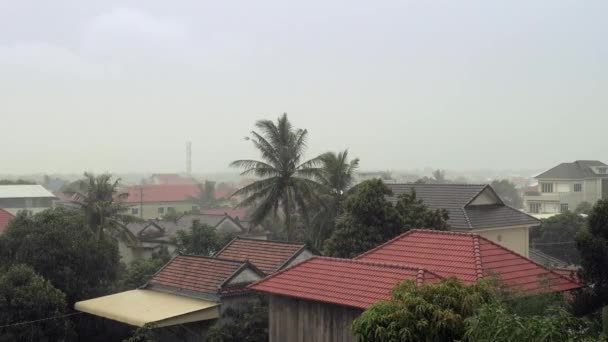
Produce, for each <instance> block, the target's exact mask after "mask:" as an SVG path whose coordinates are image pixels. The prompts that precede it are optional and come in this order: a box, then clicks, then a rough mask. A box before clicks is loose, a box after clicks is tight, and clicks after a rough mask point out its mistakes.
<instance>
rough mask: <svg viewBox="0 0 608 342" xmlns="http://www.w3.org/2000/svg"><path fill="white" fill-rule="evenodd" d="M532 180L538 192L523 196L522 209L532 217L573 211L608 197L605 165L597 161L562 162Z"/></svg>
mask: <svg viewBox="0 0 608 342" xmlns="http://www.w3.org/2000/svg"><path fill="white" fill-rule="evenodd" d="M535 178H536V179H537V180H538V191H537V192H527V193H526V195H525V196H524V204H525V208H526V210H527V212H529V213H532V214H559V213H562V212H564V211H568V210H570V211H574V210H575V209H576V207H577V206H578V205H579V204H580V203H582V202H588V203H590V204H594V203H595V202H597V201H598V200H600V199H603V198H608V165H606V164H604V163H603V162H600V161H597V160H577V161H575V162H572V163H562V164H559V165H557V166H556V167H554V168H552V169H550V170H548V171H546V172H543V173H541V174H540V175H538V176H536V177H535Z"/></svg>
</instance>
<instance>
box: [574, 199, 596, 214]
mask: <svg viewBox="0 0 608 342" xmlns="http://www.w3.org/2000/svg"><path fill="white" fill-rule="evenodd" d="M592 209H593V205H592V204H591V203H589V202H586V201H583V202H581V203H579V204H578V205H577V206H576V209H574V213H575V214H579V215H580V214H585V215H589V213H590V212H591V210H592Z"/></svg>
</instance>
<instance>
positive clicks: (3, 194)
mask: <svg viewBox="0 0 608 342" xmlns="http://www.w3.org/2000/svg"><path fill="white" fill-rule="evenodd" d="M54 199H55V195H53V194H52V193H51V192H50V191H48V190H47V189H45V188H44V187H43V186H42V185H0V208H2V209H4V210H6V211H8V212H9V213H11V214H13V215H16V214H17V212H19V211H20V210H28V211H30V212H31V213H34V214H35V213H38V212H41V211H43V210H46V209H49V208H51V207H52V206H53V200H54Z"/></svg>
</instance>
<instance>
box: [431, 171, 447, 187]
mask: <svg viewBox="0 0 608 342" xmlns="http://www.w3.org/2000/svg"><path fill="white" fill-rule="evenodd" d="M433 181H434V183H437V184H445V183H448V180H447V179H446V178H445V170H441V169H437V170H435V171H433Z"/></svg>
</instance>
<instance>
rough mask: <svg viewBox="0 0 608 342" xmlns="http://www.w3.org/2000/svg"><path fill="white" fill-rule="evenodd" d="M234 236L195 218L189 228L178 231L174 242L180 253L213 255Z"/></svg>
mask: <svg viewBox="0 0 608 342" xmlns="http://www.w3.org/2000/svg"><path fill="white" fill-rule="evenodd" d="M233 238H234V235H232V234H229V233H221V232H218V231H217V230H215V228H213V227H211V226H209V225H206V224H202V223H200V222H199V221H198V220H195V221H194V222H193V223H192V227H190V229H189V230H180V231H178V232H177V234H176V235H175V237H174V238H173V243H174V244H175V245H176V246H177V251H178V252H179V253H183V254H194V255H204V256H211V255H213V253H215V252H217V251H218V250H220V249H221V248H222V247H223V246H225V245H226V244H227V243H228V242H230V240H232V239H233Z"/></svg>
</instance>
